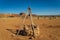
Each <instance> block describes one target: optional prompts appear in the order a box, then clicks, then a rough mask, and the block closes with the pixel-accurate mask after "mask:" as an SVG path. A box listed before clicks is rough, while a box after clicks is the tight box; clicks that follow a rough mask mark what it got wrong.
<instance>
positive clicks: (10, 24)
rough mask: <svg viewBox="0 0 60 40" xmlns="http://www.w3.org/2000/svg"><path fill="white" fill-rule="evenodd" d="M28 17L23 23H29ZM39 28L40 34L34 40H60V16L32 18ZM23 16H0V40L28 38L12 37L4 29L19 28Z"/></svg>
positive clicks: (23, 39) (24, 38)
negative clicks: (54, 17)
mask: <svg viewBox="0 0 60 40" xmlns="http://www.w3.org/2000/svg"><path fill="white" fill-rule="evenodd" d="M29 20H30V19H26V21H25V24H26V25H27V24H30V22H29ZM33 21H34V23H35V24H36V25H38V26H39V28H40V35H39V37H38V38H36V40H60V18H56V19H52V20H49V19H48V18H46V19H44V18H40V19H39V20H38V19H33ZM22 22H23V18H21V17H13V18H12V17H11V18H0V40H28V37H21V36H18V37H16V36H15V37H13V36H12V33H11V32H9V31H7V30H6V29H17V28H21V24H22Z"/></svg>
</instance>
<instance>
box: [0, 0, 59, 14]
mask: <svg viewBox="0 0 60 40" xmlns="http://www.w3.org/2000/svg"><path fill="white" fill-rule="evenodd" d="M28 3H29V5H30V7H31V9H32V13H33V14H39V15H60V0H0V13H15V14H16V13H17V14H19V13H20V12H25V13H26V12H27V8H28Z"/></svg>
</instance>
